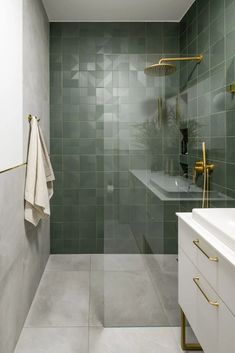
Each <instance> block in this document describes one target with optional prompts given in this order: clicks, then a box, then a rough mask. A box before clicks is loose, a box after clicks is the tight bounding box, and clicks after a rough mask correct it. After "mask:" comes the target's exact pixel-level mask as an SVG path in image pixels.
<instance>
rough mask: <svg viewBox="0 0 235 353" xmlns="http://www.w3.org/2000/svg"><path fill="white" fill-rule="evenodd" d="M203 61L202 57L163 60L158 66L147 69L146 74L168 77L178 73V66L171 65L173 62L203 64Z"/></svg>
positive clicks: (154, 65)
mask: <svg viewBox="0 0 235 353" xmlns="http://www.w3.org/2000/svg"><path fill="white" fill-rule="evenodd" d="M202 59H203V56H202V55H198V56H191V57H183V58H162V59H160V60H159V62H158V63H157V64H153V65H151V66H148V67H146V69H145V70H144V73H145V74H146V75H150V76H157V77H160V76H168V75H171V74H173V73H174V72H175V71H176V66H175V65H173V64H171V63H170V62H172V61H197V62H201V61H202Z"/></svg>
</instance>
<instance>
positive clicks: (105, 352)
mask: <svg viewBox="0 0 235 353" xmlns="http://www.w3.org/2000/svg"><path fill="white" fill-rule="evenodd" d="M167 256H169V258H168V259H167V258H165V257H162V256H159V255H158V256H155V255H144V256H142V255H51V256H50V258H49V261H48V264H47V267H46V270H45V272H44V275H43V277H42V280H41V282H40V285H39V288H38V290H37V293H36V295H35V298H34V301H33V303H32V306H31V309H30V312H29V315H28V317H27V320H26V322H25V327H24V329H23V331H22V333H21V336H20V339H19V341H18V344H17V347H16V350H15V353H41V352H43V353H127V352H128V353H130V352H133V353H145V352H146V353H147V352H148V353H178V352H181V349H180V347H179V344H178V342H179V338H178V336H177V335H178V329H177V328H175V329H174V328H173V327H169V326H172V325H170V324H169V321H171V320H172V322H173V321H174V320H175V318H174V317H175V316H176V311H177V310H176V307H177V263H176V257H175V256H171V255H167ZM164 276H166V278H165V277H164ZM171 286H172V287H173V286H175V288H172V287H171ZM158 287H159V288H158ZM165 291H166V292H167V293H165ZM164 293H165V294H166V295H164ZM174 302H175V304H174ZM104 326H105V327H104ZM141 326H142V327H141ZM151 326H152V327H151ZM164 326H165V327H164Z"/></svg>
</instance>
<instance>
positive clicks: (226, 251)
mask: <svg viewBox="0 0 235 353" xmlns="http://www.w3.org/2000/svg"><path fill="white" fill-rule="evenodd" d="M176 215H177V216H178V217H179V218H180V219H181V220H183V221H184V222H185V223H186V224H187V225H189V226H190V227H191V228H192V229H193V230H194V231H195V232H196V233H197V234H198V235H199V236H200V237H201V238H203V239H204V240H205V241H206V242H207V243H209V244H211V245H212V246H213V247H214V248H215V250H216V251H217V252H218V253H219V254H220V255H221V256H222V257H224V258H225V259H226V260H227V261H229V262H230V263H231V264H232V265H233V266H235V251H233V250H231V249H230V248H229V247H228V246H227V245H225V244H224V243H223V242H222V241H221V240H219V239H218V238H217V237H216V236H215V235H213V234H212V233H210V232H209V231H208V230H207V229H206V228H205V227H203V226H201V225H200V224H199V223H198V222H196V221H195V220H194V219H193V217H192V212H177V213H176Z"/></svg>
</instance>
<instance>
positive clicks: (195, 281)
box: [193, 277, 219, 308]
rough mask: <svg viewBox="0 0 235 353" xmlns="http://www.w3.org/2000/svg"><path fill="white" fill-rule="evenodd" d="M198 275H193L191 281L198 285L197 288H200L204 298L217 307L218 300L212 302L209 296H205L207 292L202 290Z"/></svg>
mask: <svg viewBox="0 0 235 353" xmlns="http://www.w3.org/2000/svg"><path fill="white" fill-rule="evenodd" d="M199 280H200V279H199V277H194V278H193V282H194V283H195V284H196V286H197V287H198V289H199V290H200V292H201V293H202V295H203V296H204V298H205V299H206V301H207V302H208V303H209V304H210V305H212V306H215V307H217V308H218V307H219V303H218V302H214V301H213V300H210V299H209V297H208V296H207V294H206V293H205V292H204V290H203V289H202V288H201V286H200V284H199Z"/></svg>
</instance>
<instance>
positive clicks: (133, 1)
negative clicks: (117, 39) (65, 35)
mask: <svg viewBox="0 0 235 353" xmlns="http://www.w3.org/2000/svg"><path fill="white" fill-rule="evenodd" d="M193 2H194V0H43V3H44V6H45V9H46V12H47V15H48V17H49V20H50V21H56V22H78V21H84V22H85V21H87V22H93V21H94V22H102V21H110V22H115V21H116V22H119V21H120V22H122V21H123V22H125V21H130V22H131V21H135V22H138V21H154V22H157V21H166V22H168V21H169V22H171V21H172V22H178V21H180V20H181V18H182V17H183V15H184V14H185V13H186V12H187V10H188V9H189V8H190V6H191V5H192V4H193Z"/></svg>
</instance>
